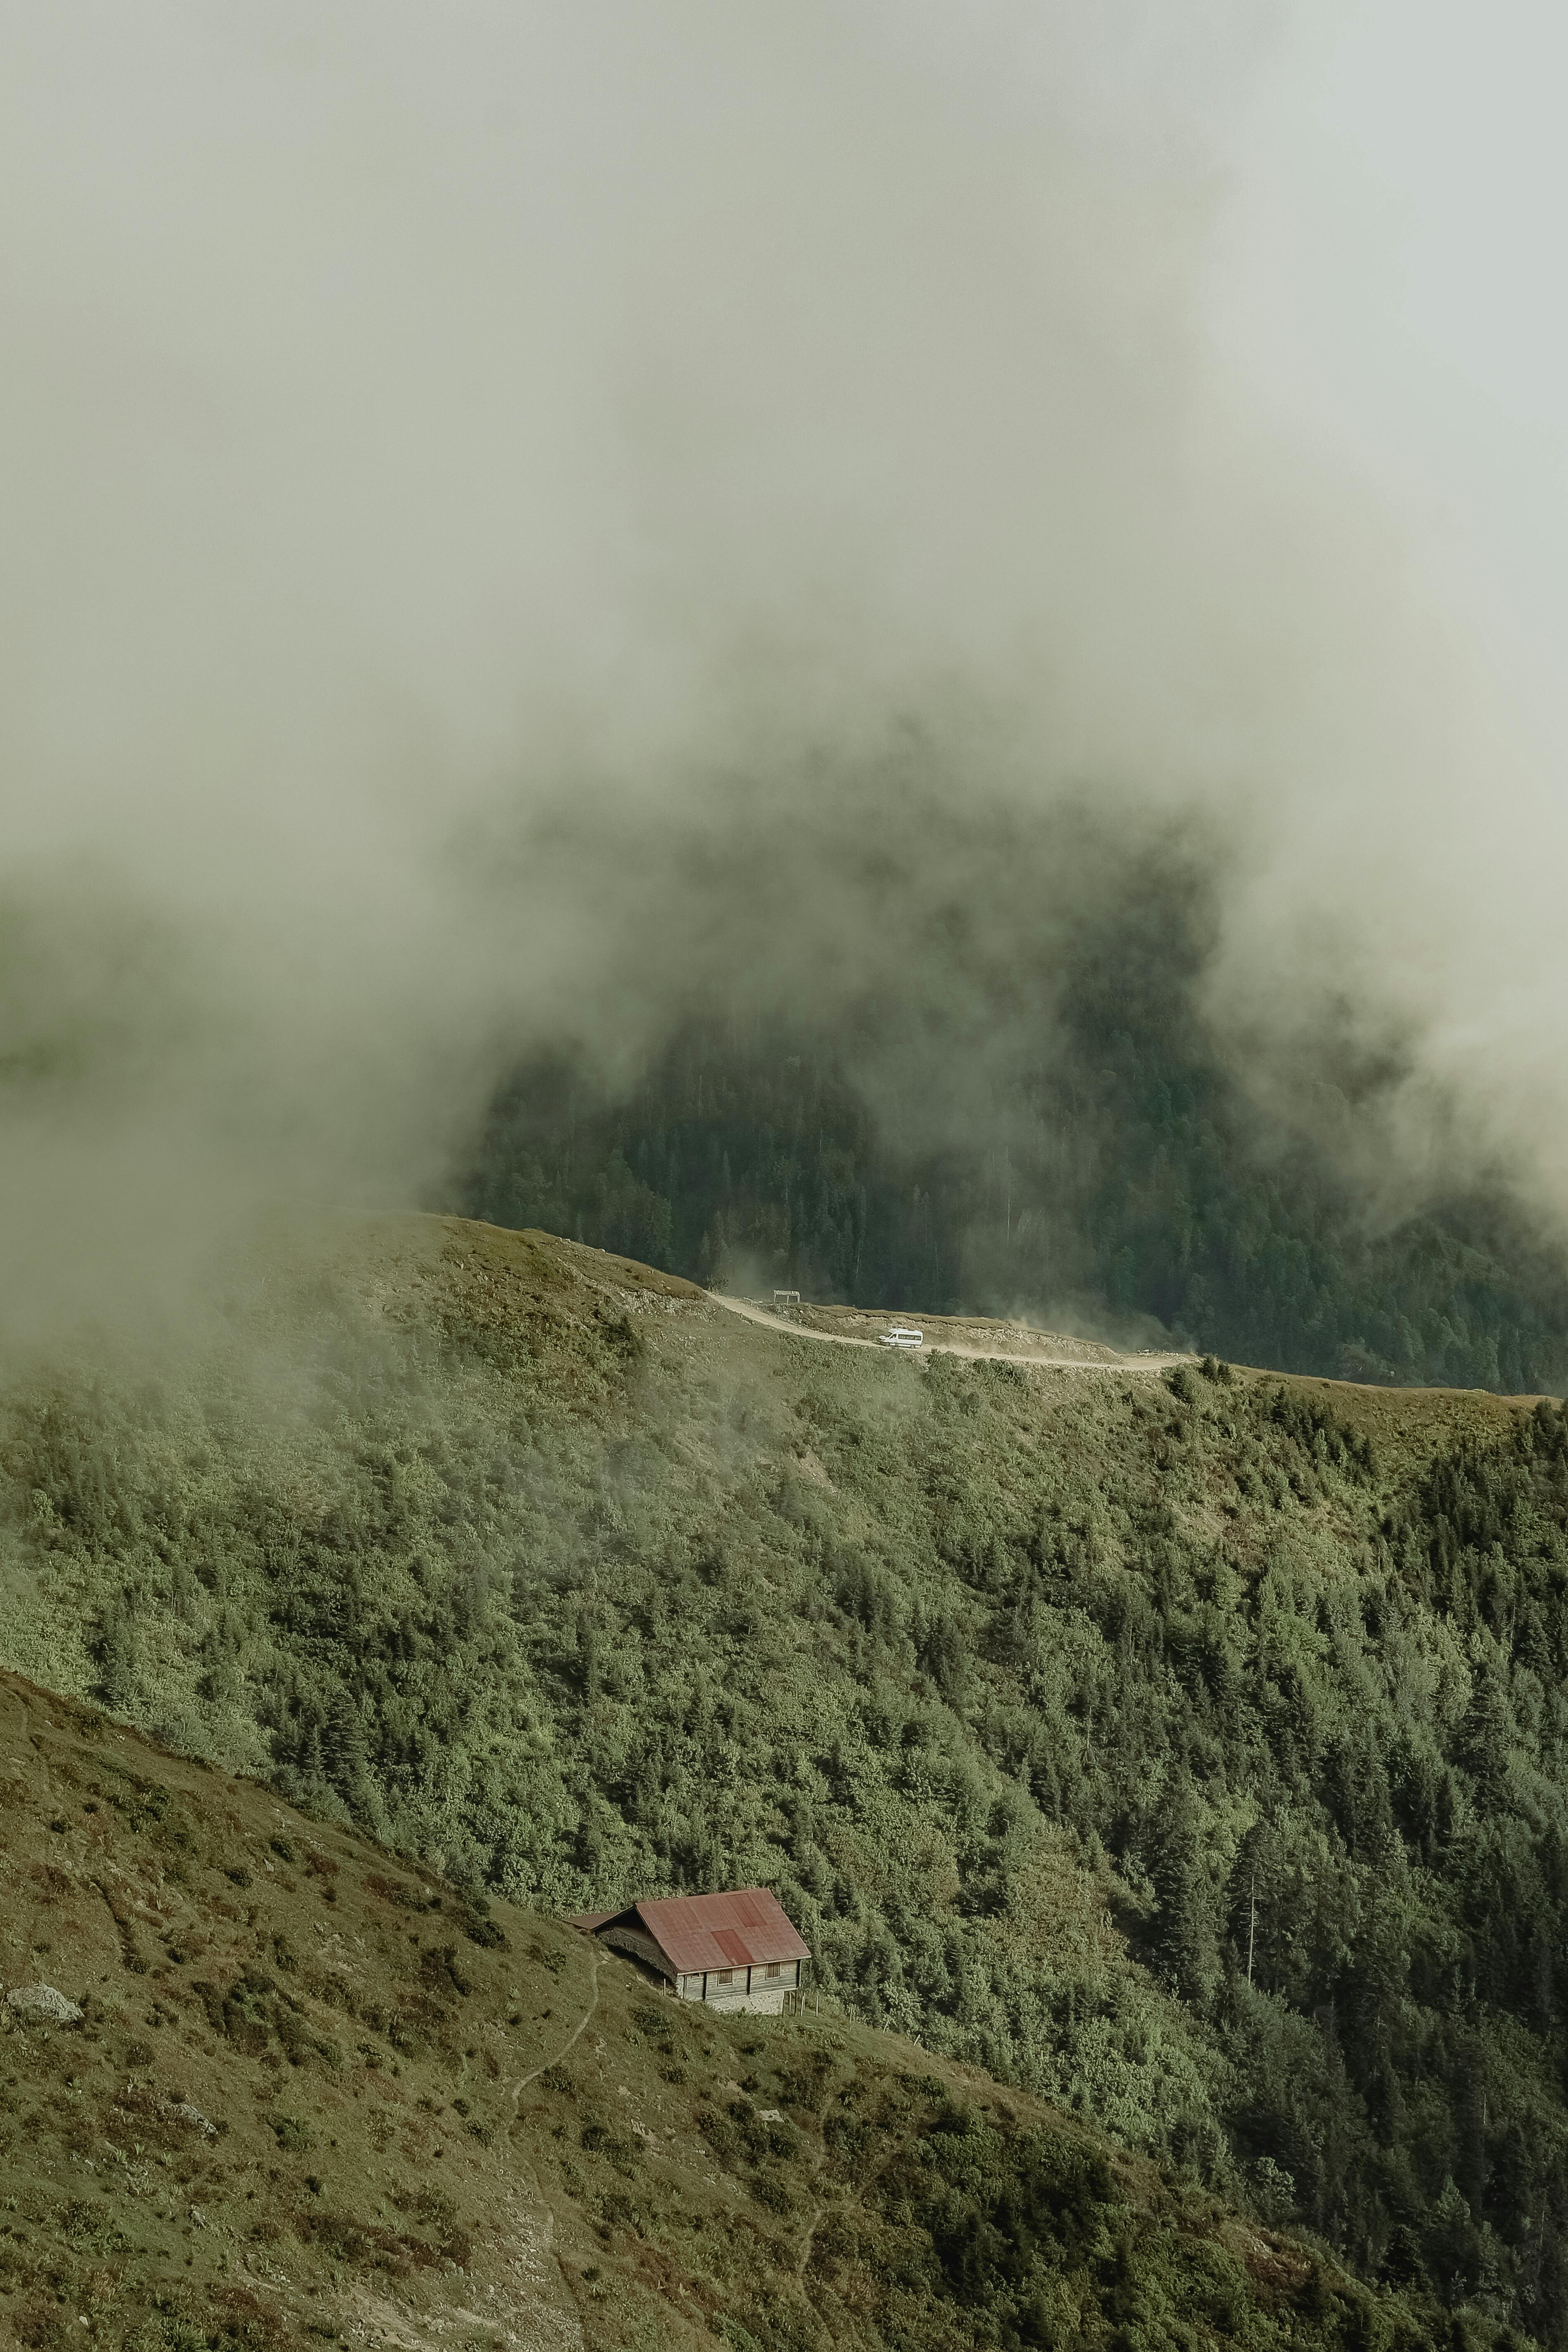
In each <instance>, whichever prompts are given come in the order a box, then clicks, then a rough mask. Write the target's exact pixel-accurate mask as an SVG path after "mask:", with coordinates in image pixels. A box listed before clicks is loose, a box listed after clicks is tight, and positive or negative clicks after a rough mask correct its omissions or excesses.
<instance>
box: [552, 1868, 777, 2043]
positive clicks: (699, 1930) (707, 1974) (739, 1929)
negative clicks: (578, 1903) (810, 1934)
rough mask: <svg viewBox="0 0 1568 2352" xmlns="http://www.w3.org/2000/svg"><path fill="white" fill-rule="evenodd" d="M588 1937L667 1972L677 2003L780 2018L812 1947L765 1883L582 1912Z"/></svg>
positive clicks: (578, 1920)
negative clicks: (690, 2002) (696, 2002)
mask: <svg viewBox="0 0 1568 2352" xmlns="http://www.w3.org/2000/svg"><path fill="white" fill-rule="evenodd" d="M572 1925H573V1927H580V1928H581V1929H582V1930H583V1933H584V1935H586V1936H596V1937H598V1938H599V1940H600V1942H601V1943H604V1944H608V1945H609V1946H610V1948H611V1949H612V1950H614V1951H617V1952H626V1953H627V1954H628V1955H629V1956H630V1958H633V1959H635V1960H640V1961H641V1962H642V1964H643V1966H644V1967H645V1968H647V1969H652V1970H653V1972H654V1973H655V1975H656V1976H659V1977H662V1978H663V1979H665V1981H666V1983H667V1984H668V1986H669V1988H670V1990H671V1991H672V1992H673V1993H674V1994H675V1995H676V1997H677V1999H678V2000H705V2001H707V2002H708V2003H709V2005H710V2007H711V2008H713V2009H749V2010H760V2011H764V2012H767V2013H769V2014H771V2015H773V2016H776V2015H777V2014H778V2013H779V2011H781V2010H782V2009H783V2008H784V2003H785V2001H786V2000H790V1999H791V1997H792V1996H794V1995H795V1994H798V1992H799V1990H800V1986H801V1982H802V1978H801V1971H802V1969H804V1967H805V1963H806V1961H807V1960H809V1959H810V1958H811V1947H810V1945H809V1944H807V1943H805V1941H804V1940H803V1939H802V1937H800V1936H798V1935H797V1934H796V1933H795V1928H794V1927H792V1926H791V1925H790V1922H789V1919H788V1917H787V1916H786V1915H785V1913H784V1909H783V1907H782V1906H781V1905H780V1903H779V1902H778V1899H777V1897H776V1896H774V1895H770V1894H769V1893H768V1890H767V1888H766V1887H765V1886H742V1887H737V1888H735V1889H733V1890H732V1891H731V1892H729V1893H726V1894H721V1895H667V1896H665V1897H663V1898H662V1899H657V1900H654V1901H649V1902H642V1903H630V1904H628V1905H627V1906H626V1909H625V1910H623V1911H580V1912H579V1913H578V1914H577V1916H576V1917H575V1918H574V1920H573V1922H572Z"/></svg>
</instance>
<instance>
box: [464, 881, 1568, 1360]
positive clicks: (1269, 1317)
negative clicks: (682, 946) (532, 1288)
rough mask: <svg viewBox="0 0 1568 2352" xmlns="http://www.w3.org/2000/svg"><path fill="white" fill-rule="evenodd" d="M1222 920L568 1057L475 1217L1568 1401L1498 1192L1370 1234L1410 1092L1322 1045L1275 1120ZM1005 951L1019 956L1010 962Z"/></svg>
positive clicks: (1557, 1346)
mask: <svg viewBox="0 0 1568 2352" xmlns="http://www.w3.org/2000/svg"><path fill="white" fill-rule="evenodd" d="M976 928H977V927H976V926H975V925H974V924H973V921H972V920H971V919H968V918H967V917H960V916H959V915H958V914H956V913H955V914H953V915H952V918H951V920H950V921H948V922H947V923H945V924H942V925H939V926H935V927H933V929H932V930H931V933H930V934H929V935H927V934H922V935H921V954H920V963H921V970H922V971H923V970H924V969H925V968H926V967H927V966H932V965H934V967H935V968H936V970H937V971H938V972H939V974H940V975H941V976H942V980H943V981H944V982H945V985H944V986H942V987H939V988H937V989H936V990H935V992H934V993H933V997H932V1001H931V1003H920V1004H917V1005H914V1006H908V1005H897V1006H896V1005H890V1004H889V1003H887V1002H885V1001H881V1000H879V1001H875V1002H868V1003H865V1004H862V1005H858V1006H855V1007H853V1008H851V1009H850V1010H849V1011H848V1012H847V1013H845V1014H844V1016H843V1017H842V1018H841V1019H839V1020H837V1022H835V1023H833V1024H828V1025H824V1026H819V1027H816V1028H812V1027H810V1026H803V1025H801V1024H793V1025H792V1024H791V1023H790V1022H788V1021H785V1020H779V1019H777V1018H775V1017H768V1018H764V1019H762V1020H760V1021H758V1022H757V1023H755V1024H744V1023H742V1024H737V1023H736V1022H735V1021H734V1020H733V1019H731V1018H726V1019H725V1020H724V1021H722V1022H716V1023H713V1024H702V1023H697V1024H692V1025H691V1026H689V1027H688V1028H687V1029H686V1030H684V1031H683V1032H681V1033H680V1034H678V1035H677V1036H676V1037H675V1038H674V1039H673V1040H672V1041H670V1042H669V1043H668V1044H667V1045H665V1046H664V1047H663V1048H661V1050H660V1051H659V1052H658V1055H656V1056H655V1057H654V1059H653V1060H652V1061H651V1062H650V1063H649V1064H648V1065H647V1066H646V1067H645V1068H644V1069H643V1070H642V1071H641V1073H640V1075H639V1076H637V1080H636V1082H635V1083H633V1084H631V1085H629V1086H627V1087H625V1088H623V1089H621V1090H618V1091H610V1090H607V1089H606V1088H605V1087H603V1086H601V1085H598V1084H596V1083H595V1081H594V1080H593V1078H592V1076H591V1075H590V1074H589V1073H587V1072H586V1071H585V1070H582V1069H578V1068H576V1067H574V1066H571V1065H568V1064H563V1063H559V1062H557V1063H552V1064H548V1065H542V1066H534V1067H531V1068H530V1069H528V1070H526V1071H524V1072H523V1073H521V1075H520V1076H519V1079H518V1081H517V1083H516V1084H515V1086H513V1087H510V1088H509V1089H508V1090H507V1091H506V1093H505V1094H504V1095H503V1096H502V1097H501V1098H500V1100H499V1101H498V1103H497V1105H496V1107H495V1110H494V1113H493V1116H492V1118H491V1120H490V1125H489V1132H488V1135H487V1138H486V1140H485V1144H484V1148H483V1150H482V1152H481V1154H480V1156H479V1166H478V1167H477V1169H476V1171H475V1173H474V1175H473V1177H472V1179H471V1181H470V1182H469V1184H468V1188H467V1191H466V1193H465V1196H464V1201H463V1205H464V1206H465V1207H466V1208H467V1209H468V1211H469V1212H470V1213H472V1214H473V1215H476V1216H479V1217H485V1218H488V1219H489V1220H491V1221H492V1222H494V1223H498V1224H503V1225H515V1226H543V1227H544V1228H546V1229H547V1230H548V1231H550V1232H552V1233H562V1234H572V1235H574V1237H575V1238H576V1239H577V1240H579V1241H584V1242H589V1243H592V1244H595V1245H596V1246H598V1247H601V1248H605V1249H610V1250H616V1251H619V1252H622V1253H624V1254H625V1255H629V1256H633V1257H639V1258H646V1259H647V1260H648V1261H650V1262H651V1263H652V1264H654V1265H663V1266H668V1267H671V1268H673V1269H675V1270H676V1271H678V1272H679V1273H682V1274H686V1275H689V1276H691V1277H692V1278H693V1279H694V1280H697V1281H700V1282H703V1283H711V1282H714V1281H715V1280H720V1279H731V1278H734V1277H735V1276H740V1278H742V1280H748V1281H752V1282H754V1283H757V1284H761V1285H764V1286H768V1285H772V1284H773V1283H778V1284H788V1285H792V1286H796V1287H799V1288H802V1289H804V1290H805V1291H806V1292H807V1293H808V1294H809V1295H812V1296H816V1297H822V1298H834V1299H840V1300H844V1301H847V1302H849V1303H851V1304H863V1305H869V1306H874V1307H889V1306H893V1307H898V1306H903V1307H915V1308H920V1309H922V1310H923V1311H924V1312H926V1313H928V1314H934V1313H940V1312H944V1311H951V1312H954V1313H967V1312H975V1311H978V1312H983V1313H987V1314H1005V1313H1011V1312H1013V1311H1015V1310H1016V1307H1017V1306H1018V1303H1019V1302H1020V1301H1023V1302H1026V1304H1027V1305H1028V1306H1029V1307H1031V1309H1032V1310H1033V1311H1035V1312H1036V1313H1037V1315H1038V1316H1041V1317H1043V1318H1044V1319H1045V1320H1047V1322H1059V1319H1060V1318H1061V1317H1062V1316H1063V1315H1064V1314H1072V1315H1076V1316H1077V1317H1078V1318H1079V1319H1080V1321H1083V1320H1087V1322H1088V1323H1089V1324H1090V1325H1092V1326H1095V1327H1096V1328H1101V1327H1103V1328H1110V1329H1114V1330H1117V1331H1128V1330H1131V1329H1133V1328H1137V1326H1138V1324H1139V1322H1140V1320H1141V1318H1142V1319H1152V1322H1153V1323H1155V1324H1158V1325H1160V1326H1163V1328H1166V1329H1168V1330H1170V1331H1172V1332H1174V1333H1175V1334H1176V1335H1177V1337H1178V1339H1180V1341H1181V1343H1182V1344H1184V1345H1190V1346H1193V1347H1196V1348H1199V1349H1205V1348H1206V1349H1214V1350H1215V1351H1216V1352H1217V1353H1219V1354H1221V1355H1225V1356H1229V1357H1232V1358H1234V1359H1236V1360H1237V1361H1239V1362H1242V1363H1248V1364H1265V1365H1272V1366H1277V1367H1279V1368H1280V1369H1282V1370H1294V1371H1301V1372H1317V1373H1328V1374H1331V1375H1336V1376H1338V1377H1341V1378H1344V1379H1349V1380H1354V1381H1383V1382H1390V1383H1392V1382H1398V1383H1403V1384H1405V1385H1418V1384H1422V1383H1426V1382H1436V1383H1438V1384H1450V1385H1453V1386H1457V1387H1477V1388H1489V1389H1496V1390H1501V1391H1505V1392H1508V1393H1514V1394H1518V1393H1524V1392H1530V1393H1536V1392H1539V1391H1542V1390H1550V1391H1553V1392H1559V1391H1562V1390H1563V1388H1564V1387H1568V1283H1565V1281H1564V1275H1563V1265H1562V1264H1561V1262H1560V1261H1559V1260H1557V1259H1552V1258H1549V1257H1548V1256H1547V1255H1545V1254H1544V1253H1543V1252H1542V1250H1541V1249H1540V1248H1539V1247H1538V1246H1536V1245H1534V1244H1531V1241H1530V1240H1529V1238H1528V1237H1527V1235H1526V1234H1525V1233H1524V1231H1523V1229H1522V1226H1521V1222H1520V1220H1519V1219H1518V1218H1517V1217H1516V1216H1514V1215H1513V1214H1512V1213H1510V1210H1509V1208H1508V1206H1507V1202H1506V1199H1505V1198H1504V1196H1503V1195H1502V1194H1501V1193H1500V1192H1497V1193H1493V1194H1491V1195H1488V1196H1484V1197H1483V1196H1479V1195H1477V1196H1465V1197H1455V1198H1449V1199H1447V1200H1443V1201H1439V1202H1429V1203H1426V1205H1424V1206H1423V1208H1422V1209H1421V1211H1420V1212H1419V1213H1406V1214H1405V1215H1403V1216H1400V1217H1398V1218H1397V1219H1392V1220H1391V1219H1390V1218H1389V1217H1388V1216H1387V1215H1386V1214H1383V1215H1379V1216H1377V1217H1375V1218H1373V1217H1369V1213H1368V1207H1367V1200H1366V1188H1365V1185H1364V1181H1363V1179H1362V1177H1361V1176H1357V1177H1353V1178H1352V1175H1351V1174H1350V1173H1349V1172H1348V1171H1350V1170H1352V1169H1356V1168H1359V1169H1360V1170H1361V1171H1363V1175H1364V1169H1365V1167H1366V1165H1367V1164H1372V1165H1373V1166H1381V1165H1383V1164H1384V1163H1385V1161H1386V1159H1387V1153H1386V1151H1385V1150H1384V1149H1383V1148H1382V1147H1381V1146H1380V1144H1379V1141H1378V1134H1379V1129H1378V1121H1379V1118H1380V1117H1381V1116H1382V1112H1383V1108H1384V1105H1385V1103H1386V1101H1387V1098H1388V1097H1389V1094H1390V1092H1391V1090H1392V1088H1393V1087H1394V1086H1395V1085H1396V1084H1397V1082H1398V1080H1399V1079H1400V1078H1401V1076H1403V1075H1404V1065H1403V1062H1402V1059H1401V1057H1400V1056H1399V1055H1397V1054H1395V1053H1394V1052H1390V1053H1388V1054H1387V1055H1384V1056H1382V1057H1380V1058H1378V1059H1376V1060H1375V1061H1372V1062H1369V1061H1368V1059H1367V1057H1366V1056H1365V1055H1360V1056H1357V1055H1352V1054H1351V1053H1350V1052H1349V1051H1348V1050H1339V1051H1328V1050H1325V1051H1323V1052H1322V1053H1321V1055H1319V1056H1318V1058H1317V1059H1316V1061H1315V1062H1314V1064H1313V1065H1312V1066H1310V1067H1305V1068H1303V1069H1302V1070H1301V1071H1300V1073H1299V1074H1297V1075H1296V1076H1295V1079H1294V1082H1293V1083H1292V1084H1291V1085H1290V1087H1289V1090H1288V1093H1289V1105H1290V1113H1291V1116H1292V1118H1293V1119H1294V1120H1295V1121H1296V1122H1297V1123H1296V1124H1294V1125H1289V1126H1287V1125H1285V1124H1284V1123H1283V1122H1282V1121H1281V1120H1280V1119H1279V1118H1275V1119H1274V1120H1264V1119H1262V1118H1260V1117H1259V1115H1258V1111H1257V1109H1256V1108H1255V1107H1253V1106H1251V1105H1250V1104H1249V1103H1248V1102H1247V1098H1246V1097H1245V1094H1244V1092H1243V1090H1242V1089H1241V1088H1240V1087H1238V1086H1237V1084H1236V1083H1235V1081H1234V1079H1233V1077H1232V1076H1230V1074H1229V1073H1228V1072H1227V1069H1226V1066H1225V1063H1224V1061H1223V1059H1222V1057H1221V1056H1220V1055H1219V1054H1218V1052H1217V1051H1216V1048H1215V1043H1214V1040H1213V1037H1212V1035H1211V1034H1209V1033H1208V1031H1207V1030H1206V1029H1205V1024H1204V1022H1203V1020H1202V1018H1201V1015H1200V1013H1199V1010H1198V1003H1199V997H1200V992H1201V986H1202V982H1203V977H1204V973H1205V965H1206V962H1207V959H1208V956H1209V954H1210V952H1211V950H1212V945H1213V935H1214V929H1215V914H1214V909H1213V906H1212V903H1211V900H1210V898H1209V896H1208V893H1207V892H1206V891H1205V888H1204V887H1203V886H1202V884H1201V881H1200V880H1199V878H1198V877H1195V876H1189V877H1186V878H1185V879H1184V878H1183V877H1182V876H1181V874H1180V872H1179V869H1178V868H1176V867H1175V866H1173V864H1165V865H1163V866H1160V867H1159V868H1158V869H1157V870H1156V871H1155V872H1154V873H1153V874H1152V876H1151V875H1148V874H1144V875H1140V874H1138V873H1137V872H1134V871H1129V872H1127V873H1126V874H1125V875H1124V876H1123V881H1122V887H1121V894H1120V895H1119V896H1118V897H1117V898H1115V899H1114V901H1113V903H1112V905H1111V908H1110V911H1109V912H1106V913H1103V914H1101V915H1099V916H1096V917H1093V918H1085V919H1082V920H1080V921H1079V922H1077V923H1076V924H1068V925H1064V924H1063V923H1062V922H1061V921H1059V920H1058V922H1057V923H1055V924H1051V923H1049V922H1048V921H1047V920H1046V919H1043V918H1042V919H1041V921H1040V922H1039V923H1038V924H1037V926H1036V929H1035V931H1034V933H1032V934H1030V935H1029V936H1032V937H1033V938H1034V939H1035V940H1036V942H1037V945H1036V949H1035V961H1034V962H1033V963H1031V962H1030V961H1029V950H1021V951H1020V952H1019V953H1017V954H1016V955H1015V956H1012V957H1010V958H1009V960H1008V961H1006V962H1005V964H1001V965H997V964H996V963H994V962H991V961H986V959H985V957H984V952H983V949H982V947H981V946H980V945H978V944H976V941H975V939H974V936H973V935H974V932H975V930H976ZM1012 936H1013V935H1012V934H1011V933H1009V934H1008V938H1009V940H1010V941H1011V940H1012Z"/></svg>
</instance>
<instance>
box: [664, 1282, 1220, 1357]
mask: <svg viewBox="0 0 1568 2352" xmlns="http://www.w3.org/2000/svg"><path fill="white" fill-rule="evenodd" d="M703 1297H705V1298H707V1299H709V1300H710V1301H711V1303H712V1304H713V1305H714V1306H715V1307H723V1308H725V1309H726V1311H727V1312H728V1313H729V1314H731V1315H742V1316H744V1318H745V1319H746V1321H747V1322H748V1323H760V1324H761V1325H762V1326H763V1329H764V1330H766V1331H783V1332H785V1333H787V1335H788V1336H789V1338H790V1339H820V1340H821V1341H822V1342H823V1343H824V1345H825V1346H826V1347H829V1348H880V1346H881V1344H882V1343H881V1341H880V1340H879V1339H858V1338H857V1337H855V1336H854V1335H853V1334H851V1333H850V1332H847V1331H814V1330H813V1329H812V1328H811V1327H810V1325H809V1324H805V1323H793V1322H791V1321H790V1320H789V1319H788V1318H787V1317H785V1316H783V1315H770V1314H769V1312H768V1310H767V1308H766V1307H756V1306H753V1305H752V1301H751V1300H750V1299H749V1298H730V1297H726V1296H725V1294H724V1293H723V1291H721V1290H708V1291H704V1293H703ZM887 1319H888V1322H889V1326H890V1325H892V1324H893V1323H895V1322H897V1321H900V1320H902V1319H903V1318H899V1317H896V1316H894V1315H892V1314H889V1317H888V1318H887ZM936 1319H939V1320H942V1319H945V1318H936ZM891 1352H892V1350H891V1349H889V1354H890V1353H891ZM899 1352H900V1354H903V1353H908V1354H909V1355H911V1356H968V1357H971V1358H973V1359H975V1360H978V1361H980V1362H982V1363H994V1364H1046V1365H1049V1366H1050V1367H1051V1368H1052V1369H1053V1370H1057V1371H1064V1372H1117V1373H1122V1372H1163V1371H1168V1370H1170V1368H1171V1366H1172V1365H1173V1364H1190V1363H1193V1362H1194V1361H1195V1359H1194V1357H1192V1356H1184V1355H1170V1356H1154V1355H1138V1356H1118V1355H1111V1354H1109V1353H1108V1354H1106V1355H1104V1356H1052V1355H1043V1354H1033V1353H1029V1354H1026V1353H1025V1352H1024V1350H1023V1349H1018V1348H982V1347H977V1346H975V1345H974V1344H973V1342H972V1341H970V1340H967V1339H946V1338H942V1337H938V1338H935V1339H927V1340H926V1341H924V1342H923V1344H922V1345H921V1347H919V1348H910V1349H907V1350H905V1349H900V1351H899Z"/></svg>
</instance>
